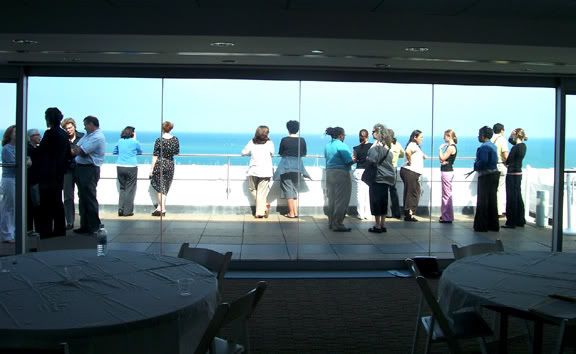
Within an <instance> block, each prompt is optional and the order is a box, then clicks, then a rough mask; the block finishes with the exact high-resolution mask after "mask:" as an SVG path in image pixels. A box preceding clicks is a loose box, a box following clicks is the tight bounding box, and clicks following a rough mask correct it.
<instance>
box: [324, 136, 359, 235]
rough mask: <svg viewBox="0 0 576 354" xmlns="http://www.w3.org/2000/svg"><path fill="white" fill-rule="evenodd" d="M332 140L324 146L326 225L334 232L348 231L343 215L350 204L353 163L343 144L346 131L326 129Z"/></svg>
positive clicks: (348, 150)
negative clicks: (326, 201)
mask: <svg viewBox="0 0 576 354" xmlns="http://www.w3.org/2000/svg"><path fill="white" fill-rule="evenodd" d="M326 135H329V136H330V137H331V138H332V140H331V141H330V142H329V143H328V144H326V147H325V148H324V157H325V159H326V194H327V197H328V227H329V228H330V229H331V230H332V231H334V232H348V231H350V230H351V229H350V228H349V227H346V226H344V223H343V221H344V217H345V216H346V211H347V210H348V205H349V204H350V194H351V192H352V179H351V178H350V166H352V165H353V164H354V160H353V159H352V153H351V152H350V148H349V147H348V145H346V144H344V139H345V137H346V133H345V132H344V129H343V128H341V127H334V128H332V127H330V128H327V129H326Z"/></svg>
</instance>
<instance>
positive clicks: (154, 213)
mask: <svg viewBox="0 0 576 354" xmlns="http://www.w3.org/2000/svg"><path fill="white" fill-rule="evenodd" d="M165 215H166V212H165V211H163V212H161V211H160V210H154V211H153V212H152V216H165Z"/></svg>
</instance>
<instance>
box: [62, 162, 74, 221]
mask: <svg viewBox="0 0 576 354" xmlns="http://www.w3.org/2000/svg"><path fill="white" fill-rule="evenodd" d="M75 175H76V174H75V172H74V169H73V168H72V169H69V170H68V171H67V172H66V173H65V174H64V213H65V214H66V224H67V225H74V219H75V214H76V210H75V207H74V185H75V184H76V176H75Z"/></svg>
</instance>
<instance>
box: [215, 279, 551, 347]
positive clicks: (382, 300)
mask: <svg viewBox="0 0 576 354" xmlns="http://www.w3.org/2000/svg"><path fill="white" fill-rule="evenodd" d="M262 280H266V281H267V282H268V289H267V291H266V293H265V294H264V298H263V299H262V302H261V303H260V304H259V307H258V308H257V309H256V312H255V314H254V316H253V318H252V319H251V321H250V340H251V345H252V349H253V351H254V352H255V353H409V352H410V348H411V344H412V336H413V333H414V324H415V318H416V311H417V306H418V301H419V296H420V291H419V288H418V287H417V285H416V283H415V281H414V279H411V278H408V279H400V278H376V279H271V280H267V279H262ZM256 283H257V281H256V280H253V279H249V280H239V279H226V282H225V285H224V300H226V301H230V300H232V299H235V298H237V297H239V296H241V295H242V294H244V293H245V292H247V291H248V290H249V289H252V288H254V287H255V285H256ZM431 285H432V286H434V285H435V284H434V283H431ZM489 315H490V314H488V316H489ZM487 320H488V323H492V322H491V319H490V318H489V319H487ZM510 327H511V328H510V333H511V334H512V335H517V334H522V333H525V332H526V326H525V324H524V322H521V321H515V320H512V321H511V324H510ZM556 331H557V327H553V326H549V328H548V326H546V328H545V346H544V353H548V352H550V348H551V345H552V344H553V340H555V334H556V333H557V332H556ZM224 334H225V331H224ZM464 347H465V349H466V351H467V352H479V351H480V350H479V346H478V344H477V342H475V341H471V342H470V341H469V342H465V343H464ZM417 349H418V351H417V352H418V353H422V352H424V335H423V334H422V331H421V336H420V341H419V345H418V347H417ZM529 351H530V350H529V345H528V344H527V341H526V339H525V338H519V339H516V340H511V341H510V343H509V353H528V352H529ZM433 352H434V353H445V352H447V348H446V346H444V345H443V344H435V345H434V346H433Z"/></svg>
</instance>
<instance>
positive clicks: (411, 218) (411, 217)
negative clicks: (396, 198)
mask: <svg viewBox="0 0 576 354" xmlns="http://www.w3.org/2000/svg"><path fill="white" fill-rule="evenodd" d="M404 221H418V219H416V218H415V217H413V216H412V215H410V216H405V217H404Z"/></svg>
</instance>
